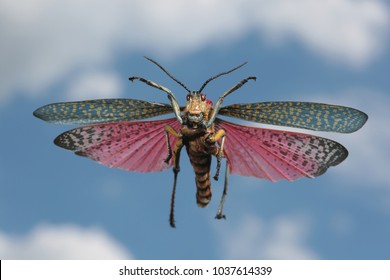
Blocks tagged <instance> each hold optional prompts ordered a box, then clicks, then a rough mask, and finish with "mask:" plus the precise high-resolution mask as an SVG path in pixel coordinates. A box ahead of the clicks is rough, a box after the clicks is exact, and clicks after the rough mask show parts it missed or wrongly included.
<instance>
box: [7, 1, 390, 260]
mask: <svg viewBox="0 0 390 280" xmlns="http://www.w3.org/2000/svg"><path fill="white" fill-rule="evenodd" d="M0 18H1V23H0V35H1V38H2V40H1V41H2V43H1V45H0V61H1V68H0V69H1V73H0V80H1V81H0V131H1V137H0V152H1V153H0V154H1V156H0V258H1V259H25V258H27V259H41V258H44V259H118V258H119V259H123V258H135V259H389V258H390V242H389V236H390V223H389V219H390V176H389V174H388V173H389V170H390V159H389V155H390V148H389V145H388V143H389V141H390V131H389V129H388V123H387V122H388V119H389V117H390V113H389V107H390V96H389V91H390V83H389V79H388V73H389V72H390V51H389V50H390V46H389V37H388V34H389V26H390V7H389V4H388V2H387V1H380V0H360V1H357V0H356V1H354V0H332V1H314V0H300V1H291V0H273V1H266V0H263V1H255V0H244V1H222V0H215V1H180V0H172V1H159V0H148V1H145V0H143V1H141V0H140V1H125V0H117V1H92V0H84V1H80V0H77V1H76V0H70V1H63V2H59V1H57V2H53V1H46V0H35V1H27V0H26V1H24V0H20V1H8V0H5V1H1V3H0ZM143 55H147V56H150V57H152V58H154V59H156V60H157V61H159V62H160V63H161V64H162V65H164V66H165V67H166V68H167V69H168V70H169V71H170V72H171V73H173V74H174V75H175V76H176V77H177V78H178V79H179V80H181V81H182V82H183V83H184V84H186V85H187V87H189V88H191V89H198V88H199V87H200V85H201V84H202V83H203V82H204V81H205V80H206V79H207V78H209V77H210V76H212V75H214V74H216V73H219V72H221V71H225V70H227V69H230V68H232V67H234V66H236V65H238V64H240V63H242V62H244V61H248V62H249V63H248V64H247V65H246V66H245V67H244V68H242V69H240V70H238V71H235V72H234V73H231V74H230V75H228V76H225V77H221V78H219V79H218V80H216V81H214V82H213V83H211V84H210V85H208V86H207V88H206V92H205V93H206V94H208V97H209V98H210V99H212V100H214V101H215V100H216V99H217V98H218V96H219V95H220V94H221V93H222V92H223V91H225V90H226V89H228V88H230V87H231V86H232V85H234V84H235V83H237V82H238V81H240V80H241V79H243V78H245V77H247V76H252V75H254V76H257V77H258V79H257V81H256V82H251V83H248V84H247V85H245V87H243V88H242V89H240V90H239V91H237V92H236V93H234V94H233V95H231V96H229V97H228V98H227V99H226V100H225V102H226V104H233V103H245V102H248V103H250V102H259V101H270V100H298V101H317V102H326V103H331V104H340V105H345V106H350V107H354V108H357V109H360V110H362V111H364V112H366V113H367V114H368V115H369V120H368V122H367V124H366V125H365V126H364V127H363V128H362V129H361V130H360V131H358V132H356V133H353V134H348V135H341V134H336V133H313V132H309V133H313V134H316V135H321V136H324V137H327V138H330V139H334V140H336V141H338V142H340V143H342V144H343V145H345V146H346V147H347V149H348V150H349V153H350V154H349V157H348V158H347V159H346V161H345V162H343V163H342V164H340V165H339V166H337V167H336V168H331V169H329V170H328V172H326V173H325V174H324V175H323V176H321V177H318V178H316V179H301V180H298V181H295V182H285V181H282V182H278V183H271V182H268V181H264V180H260V179H256V178H247V177H240V176H236V175H232V176H231V177H230V189H229V194H228V198H227V202H226V209H225V211H226V215H227V220H226V221H217V220H214V216H215V213H216V210H217V207H218V202H219V196H220V194H221V192H222V187H223V186H222V183H223V182H222V180H221V181H219V182H213V192H214V196H213V200H212V202H211V203H210V205H209V207H207V208H205V209H200V208H198V207H197V206H196V201H195V184H194V175H193V170H192V168H191V166H190V164H189V161H188V158H187V156H183V157H182V163H181V172H180V174H179V181H178V190H177V196H176V201H177V203H176V220H177V229H171V228H170V227H169V225H168V214H169V201H170V192H171V185H172V180H173V174H172V171H170V170H167V171H163V172H159V173H145V174H141V173H130V172H125V171H122V170H117V169H109V168H107V167H105V166H102V165H99V164H97V163H96V162H93V161H91V160H88V159H85V158H81V157H77V156H75V155H73V154H72V153H70V152H68V151H65V150H62V149H60V148H58V147H56V146H55V145H54V144H53V143H52V140H53V139H54V138H55V137H56V136H57V135H58V134H60V133H61V132H63V131H65V130H68V129H70V127H61V126H54V125H49V124H46V123H44V122H42V121H40V120H38V119H36V118H34V117H33V116H32V112H33V111H34V110H35V109H36V108H38V107H39V106H42V105H44V104H47V103H52V102H61V101H70V100H85V99H93V98H112V97H123V98H126V97H127V98H135V99H144V100H148V101H159V102H165V103H166V102H167V99H166V96H165V95H164V94H162V93H161V92H160V91H158V90H155V89H153V88H150V87H148V86H146V85H144V84H142V83H136V82H135V83H130V82H129V81H128V80H127V78H128V77H129V76H133V75H139V76H143V77H146V78H149V79H152V80H153V81H156V82H158V83H161V84H163V85H165V86H166V87H168V88H170V89H171V90H172V91H173V92H174V93H175V95H176V97H177V98H178V100H179V102H181V104H184V102H185V94H186V92H185V91H183V89H182V88H181V87H180V86H179V85H177V84H176V83H174V82H173V81H172V80H170V79H169V78H168V77H167V76H166V75H165V74H164V73H163V72H161V71H160V70H159V69H158V68H157V67H155V66H154V65H152V64H151V63H149V62H148V61H146V60H145V59H144V58H143ZM291 130H292V129H291ZM306 132H307V131H306Z"/></svg>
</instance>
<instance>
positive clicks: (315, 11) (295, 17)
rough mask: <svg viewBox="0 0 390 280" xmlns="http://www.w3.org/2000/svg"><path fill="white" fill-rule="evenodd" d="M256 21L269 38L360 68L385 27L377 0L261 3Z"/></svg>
mask: <svg viewBox="0 0 390 280" xmlns="http://www.w3.org/2000/svg"><path fill="white" fill-rule="evenodd" d="M255 13H256V15H257V18H256V21H257V22H258V23H259V26H260V28H261V29H262V30H263V31H264V32H265V33H266V34H268V36H269V37H270V38H271V39H274V40H275V39H276V40H281V39H285V38H289V37H291V38H294V39H295V40H298V41H302V42H303V43H304V44H305V45H307V46H308V47H309V48H310V49H311V50H312V51H313V52H315V53H319V54H321V55H324V56H325V57H327V58H330V59H332V60H333V61H338V62H344V63H348V64H351V65H352V66H358V67H360V66H363V65H364V64H366V63H367V62H369V61H370V60H371V59H372V58H373V57H375V56H376V55H377V54H378V52H380V51H381V48H382V47H383V43H384V42H385V41H382V40H383V39H384V37H386V36H385V35H387V33H386V32H388V26H389V12H388V8H387V6H386V5H385V4H384V3H383V2H382V1H380V0H374V1H372V0H360V1H356V0H327V1H316V0H298V1H289V0H274V1H262V2H261V3H260V4H259V7H258V9H256V10H255Z"/></svg>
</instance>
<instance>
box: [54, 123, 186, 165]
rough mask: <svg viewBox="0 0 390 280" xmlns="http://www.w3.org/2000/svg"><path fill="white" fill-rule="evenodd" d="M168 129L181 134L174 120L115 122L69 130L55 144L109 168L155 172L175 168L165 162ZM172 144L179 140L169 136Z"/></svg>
mask: <svg viewBox="0 0 390 280" xmlns="http://www.w3.org/2000/svg"><path fill="white" fill-rule="evenodd" d="M166 125H170V126H172V127H173V128H175V129H176V130H179V124H178V122H177V120H176V119H175V118H170V119H165V120H156V121H142V122H115V123H106V124H96V125H91V126H83V127H79V128H75V129H72V130H69V131H67V132H64V133H63V134H61V135H59V136H58V137H57V138H56V139H55V140H54V143H55V144H56V145H58V146H60V147H62V148H65V149H68V150H71V151H73V152H75V153H76V154H77V155H80V156H85V157H88V158H91V159H93V160H95V161H97V162H99V163H101V164H104V165H107V166H109V167H115V168H121V169H125V170H128V171H138V172H156V171H161V170H164V169H166V168H168V167H169V166H171V165H172V160H171V161H170V163H169V164H166V163H165V162H164V159H165V158H166V157H167V154H168V153H167V146H166V142H165V134H164V126H166ZM170 141H171V145H174V144H175V142H176V138H174V137H173V136H170Z"/></svg>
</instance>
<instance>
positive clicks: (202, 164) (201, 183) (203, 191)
mask: <svg viewBox="0 0 390 280" xmlns="http://www.w3.org/2000/svg"><path fill="white" fill-rule="evenodd" d="M188 156H189V158H190V161H191V164H192V166H193V168H194V171H195V183H196V202H197V203H198V206H199V207H206V206H207V204H209V202H210V200H211V182H210V164H211V155H208V154H205V153H199V152H197V151H193V150H191V149H189V150H188Z"/></svg>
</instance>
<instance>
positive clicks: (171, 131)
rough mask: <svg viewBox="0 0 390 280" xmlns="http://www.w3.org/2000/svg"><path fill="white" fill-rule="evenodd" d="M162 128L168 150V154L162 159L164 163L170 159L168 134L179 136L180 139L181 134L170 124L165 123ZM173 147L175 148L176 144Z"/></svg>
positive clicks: (170, 150)
mask: <svg viewBox="0 0 390 280" xmlns="http://www.w3.org/2000/svg"><path fill="white" fill-rule="evenodd" d="M164 130H165V142H166V143H167V150H168V156H167V158H166V159H165V160H164V162H165V163H166V164H168V163H169V161H170V160H171V158H172V148H171V141H170V140H169V134H171V135H173V136H174V137H176V138H179V139H181V134H180V133H178V132H176V130H175V129H174V128H173V127H172V126H170V125H166V126H165V127H164ZM175 149H177V144H176V147H175Z"/></svg>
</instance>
